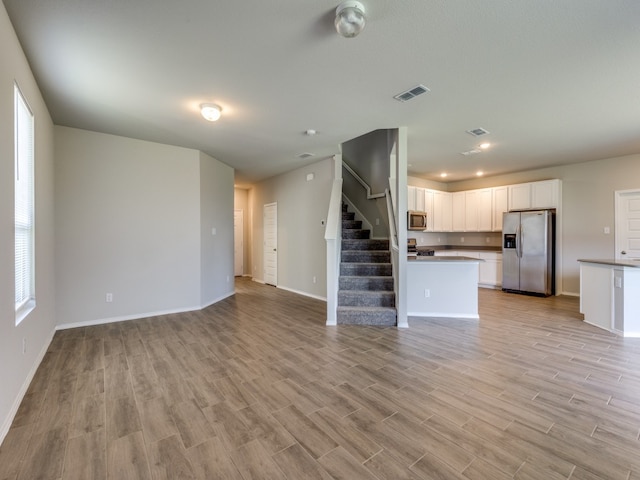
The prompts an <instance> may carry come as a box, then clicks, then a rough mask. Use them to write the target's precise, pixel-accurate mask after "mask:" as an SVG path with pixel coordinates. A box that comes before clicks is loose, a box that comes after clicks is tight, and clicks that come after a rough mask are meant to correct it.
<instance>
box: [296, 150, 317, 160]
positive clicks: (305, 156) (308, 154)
mask: <svg viewBox="0 0 640 480" xmlns="http://www.w3.org/2000/svg"><path fill="white" fill-rule="evenodd" d="M313 155H314V154H313V153H308V152H305V153H300V154H298V155H297V157H298V158H301V159H305V158H309V157H313Z"/></svg>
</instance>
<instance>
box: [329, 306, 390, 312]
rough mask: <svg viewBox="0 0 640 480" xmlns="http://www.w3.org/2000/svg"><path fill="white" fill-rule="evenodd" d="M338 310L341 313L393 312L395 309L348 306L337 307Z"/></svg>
mask: <svg viewBox="0 0 640 480" xmlns="http://www.w3.org/2000/svg"><path fill="white" fill-rule="evenodd" d="M337 309H338V310H342V311H343V312H382V311H388V312H395V311H396V307H366V306H362V307H359V306H350V305H339V306H338V307H337Z"/></svg>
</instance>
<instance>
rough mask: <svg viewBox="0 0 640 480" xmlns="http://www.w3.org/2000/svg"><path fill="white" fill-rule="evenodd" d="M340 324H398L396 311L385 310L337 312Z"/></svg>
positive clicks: (392, 325)
mask: <svg viewBox="0 0 640 480" xmlns="http://www.w3.org/2000/svg"><path fill="white" fill-rule="evenodd" d="M337 323H338V325H371V326H377V327H394V326H395V325H396V313H395V312H393V311H385V312H379V313H377V312H376V313H369V312H341V311H340V310H338V312H337Z"/></svg>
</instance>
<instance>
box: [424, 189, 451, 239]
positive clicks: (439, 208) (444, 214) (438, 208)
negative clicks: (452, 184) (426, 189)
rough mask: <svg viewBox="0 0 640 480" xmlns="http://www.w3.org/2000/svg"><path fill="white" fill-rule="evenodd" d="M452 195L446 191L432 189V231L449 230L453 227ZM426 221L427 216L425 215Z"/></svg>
mask: <svg viewBox="0 0 640 480" xmlns="http://www.w3.org/2000/svg"><path fill="white" fill-rule="evenodd" d="M452 208H453V205H452V197H451V194H450V193H448V192H438V191H435V190H434V191H433V215H432V217H433V231H434V232H450V231H451V230H452V229H453V226H452V220H453V217H452V216H453V210H452ZM427 221H429V218H428V217H427Z"/></svg>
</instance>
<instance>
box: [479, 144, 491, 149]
mask: <svg viewBox="0 0 640 480" xmlns="http://www.w3.org/2000/svg"><path fill="white" fill-rule="evenodd" d="M478 146H479V147H480V148H481V149H482V150H486V149H487V148H489V147H490V146H491V144H490V143H489V142H484V143H481V144H480V145H478Z"/></svg>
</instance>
